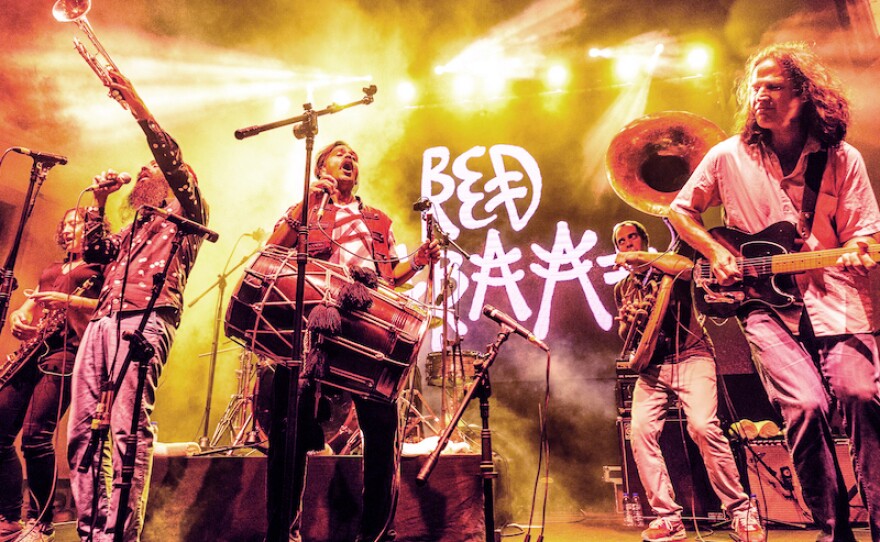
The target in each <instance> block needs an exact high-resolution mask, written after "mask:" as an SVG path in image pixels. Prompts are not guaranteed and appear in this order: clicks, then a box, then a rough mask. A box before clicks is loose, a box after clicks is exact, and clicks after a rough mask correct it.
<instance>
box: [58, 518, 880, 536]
mask: <svg viewBox="0 0 880 542" xmlns="http://www.w3.org/2000/svg"><path fill="white" fill-rule="evenodd" d="M521 525H522V526H521ZM521 525H520V524H511V525H508V526H506V527H504V528H503V529H502V531H501V540H504V541H509V542H519V541H524V540H525V528H524V526H525V525H527V524H526V523H522V524H521ZM638 532H639V530H638V529H628V528H624V527H623V526H622V525H621V518H620V517H618V516H616V515H615V514H613V513H611V512H608V513H607V514H589V515H584V516H583V517H582V518H572V519H567V520H554V521H548V522H547V527H546V529H545V531H544V539H546V540H552V541H553V542H589V541H602V542H633V540H637V539H638ZM56 533H57V536H56V538H55V542H78V538H77V536H76V528H75V527H74V525H73V524H72V523H64V524H59V525H57V530H56ZM539 534H540V528H537V529H535V528H533V529H532V533H531V538H530V540H535V541H537V540H538V535H539ZM817 534H818V532H817V531H814V530H805V529H803V530H802V529H775V528H771V529H770V530H769V532H768V533H767V535H768V536H767V539H768V541H773V542H813V541H815V540H816V535H817ZM732 537H733V532H732V531H730V530H728V529H726V528H719V529H718V530H712V529H711V528H710V527H709V526H700V531H699V536H698V533H697V532H696V531H694V528H693V526H692V525H690V526H688V538H687V540H704V541H707V542H708V541H716V542H722V541H729V540H731V539H732ZM856 537H857V539H858V540H860V541H864V542H867V541H868V540H870V539H871V535H870V533H869V532H868V531H867V529H866V528H862V529H860V530H857V531H856ZM207 540H211V541H217V542H235V540H236V539H223V538H209V539H206V538H201V539H199V538H192V539H187V541H179V542H206V541H207ZM457 540H459V539H458V538H455V537H452V536H450V537H448V538H425V539H423V541H424V542H455V541H457ZM167 542H172V541H167ZM174 542H178V541H174ZM304 542H319V540H318V539H308V538H304Z"/></svg>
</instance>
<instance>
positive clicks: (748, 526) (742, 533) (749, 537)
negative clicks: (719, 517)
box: [732, 514, 764, 542]
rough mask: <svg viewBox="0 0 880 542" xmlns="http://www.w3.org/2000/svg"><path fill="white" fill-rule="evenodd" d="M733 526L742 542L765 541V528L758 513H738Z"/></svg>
mask: <svg viewBox="0 0 880 542" xmlns="http://www.w3.org/2000/svg"><path fill="white" fill-rule="evenodd" d="M732 526H733V530H734V532H735V533H736V536H737V537H738V538H739V540H740V542H764V529H762V528H761V521H760V520H759V518H758V516H757V515H756V514H741V515H736V516H734V518H733V524H732Z"/></svg>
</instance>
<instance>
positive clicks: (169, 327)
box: [68, 68, 208, 542]
mask: <svg viewBox="0 0 880 542" xmlns="http://www.w3.org/2000/svg"><path fill="white" fill-rule="evenodd" d="M107 73H108V77H109V84H108V87H109V88H110V91H111V95H112V96H114V97H115V98H116V99H121V100H122V101H124V102H125V104H126V106H127V108H128V109H129V111H131V113H132V115H133V116H134V118H135V119H136V120H137V121H138V124H139V125H140V126H141V129H143V131H144V133H145V134H146V137H147V142H148V143H149V147H150V150H151V152H152V153H153V156H154V158H155V159H154V160H153V161H151V162H150V163H148V164H146V165H145V166H143V167H142V168H141V170H140V172H139V173H138V175H137V179H136V182H135V186H134V188H133V189H132V191H131V194H130V196H129V204H130V205H131V206H132V208H134V209H137V210H138V213H137V215H136V219H135V221H134V223H132V224H130V225H128V226H126V227H125V228H123V229H122V231H120V232H119V233H118V234H112V233H110V232H109V231H108V230H107V229H106V228H105V227H104V223H103V214H104V205H105V203H106V201H107V197H108V196H109V195H110V194H112V193H114V192H116V191H118V190H119V189H120V188H121V187H122V184H123V183H124V182H125V179H124V176H123V175H122V174H117V173H116V172H114V171H112V170H108V171H106V172H104V173H102V174H100V175H98V176H96V177H95V179H94V181H95V182H94V184H93V185H92V187H91V190H92V194H93V195H94V198H95V204H96V206H97V207H98V210H99V215H100V216H99V217H96V218H95V219H94V220H91V219H90V220H87V222H86V246H85V252H84V257H85V260H86V261H87V262H97V263H103V264H106V269H105V278H106V280H105V282H104V288H103V289H102V290H101V293H100V297H99V299H98V307H97V309H96V310H95V314H94V316H93V317H92V321H91V322H90V323H89V325H88V327H87V328H86V331H85V334H84V335H83V339H82V345H81V347H80V349H79V351H78V353H77V357H76V363H75V366H74V372H73V389H72V401H71V413H70V423H69V427H68V459H69V460H70V465H71V470H70V474H71V480H70V482H71V488H72V490H73V494H74V498H75V500H76V508H77V529H78V532H79V535H80V537H81V538H82V540H83V541H87V540H92V541H94V542H99V541H100V542H104V541H109V540H125V541H135V540H139V538H140V533H141V529H142V528H143V520H144V514H145V510H146V496H147V488H148V487H149V473H150V465H151V463H152V452H153V439H154V434H153V428H152V425H151V423H150V414H151V413H152V411H153V407H154V404H155V396H156V386H157V384H158V380H159V375H160V373H161V372H162V369H163V367H164V366H165V362H166V360H167V358H168V353H169V351H170V349H171V344H172V342H173V340H174V335H175V332H176V330H177V327H178V325H179V324H180V317H181V313H182V311H183V290H184V287H185V286H186V279H187V277H188V275H189V273H190V271H191V270H192V266H193V264H194V262H195V258H196V255H197V254H198V251H199V248H200V246H201V244H202V241H203V237H202V234H199V233H194V230H192V229H186V230H185V231H184V232H182V233H184V235H182V236H181V235H178V232H177V230H178V229H181V228H182V226H181V221H183V222H182V223H183V224H186V223H188V224H196V225H204V224H206V223H207V219H208V212H207V206H206V203H205V201H204V200H203V198H202V195H201V192H200V190H199V187H198V184H197V181H196V175H195V173H194V172H193V170H192V169H191V168H190V167H189V165H187V164H186V163H185V162H184V161H183V158H182V155H181V152H180V149H179V147H178V146H177V143H176V142H175V141H174V139H173V138H171V136H170V135H168V134H167V133H166V132H165V131H163V130H162V128H161V127H160V126H159V125H158V123H157V122H156V120H155V118H154V117H153V115H152V114H151V113H150V111H149V110H148V109H147V107H146V105H145V104H144V102H143V101H142V100H141V98H140V96H139V95H138V94H137V92H136V91H135V89H134V87H133V86H132V84H131V82H130V81H129V80H128V79H126V78H125V77H124V76H123V75H121V74H120V73H119V72H117V71H116V70H115V69H112V68H108V70H107ZM144 205H146V206H152V207H154V208H157V209H156V212H149V213H144V212H143V210H144V208H143V206H144ZM164 216H167V217H168V220H165V219H164V218H163V217H164ZM172 218H173V219H174V220H172ZM176 237H180V238H181V242H180V248H179V250H177V251H176V252H173V257H172V256H171V254H172V244H173V240H174V239H175V238H176ZM169 258H171V260H170V263H169V264H168V265H169V266H168V268H167V275H166V280H165V281H164V285H163V287H162V289H161V291H160V292H159V294H158V298H157V300H156V303H155V305H154V306H153V307H152V310H150V311H149V312H148V313H147V310H148V307H149V300H150V298H151V290H152V280H151V279H152V277H153V276H154V275H155V274H157V273H158V272H159V271H161V270H162V269H163V267H164V266H165V265H166V261H167V260H168V259H169ZM145 313H147V320H146V325H145V326H144V329H143V330H142V336H143V338H144V339H145V341H146V342H147V343H149V345H150V346H152V348H153V350H154V352H153V355H152V357H150V359H148V360H147V362H146V363H148V364H149V367H148V370H147V376H146V382H145V383H144V392H143V396H142V397H141V401H140V404H141V408H140V412H139V413H138V432H137V437H136V452H137V455H136V456H135V462H134V475H133V477H132V484H131V489H130V495H129V499H128V506H127V507H126V509H125V510H120V500H121V499H120V493H121V490H120V488H119V487H118V486H117V484H118V483H119V481H120V480H121V476H122V457H123V455H124V453H125V452H126V442H125V440H126V437H127V436H128V435H129V434H130V432H131V424H132V419H133V416H134V412H133V410H134V406H135V405H136V404H137V403H138V401H137V399H138V398H137V397H136V389H137V381H138V372H137V371H136V370H135V365H131V366H129V367H128V368H127V370H126V371H125V373H124V374H122V375H121V376H120V373H121V372H122V369H123V367H124V366H125V363H124V362H123V360H125V358H126V356H127V354H128V351H129V350H130V348H131V347H132V344H133V342H129V341H128V340H124V339H123V340H120V339H121V338H122V337H124V336H125V334H126V333H131V332H133V331H136V330H137V329H138V327H139V325H140V324H141V322H142V320H144V317H145ZM114 383H118V389H117V390H116V393H115V398H112V399H111V401H110V402H111V404H110V405H104V406H105V407H106V408H107V409H108V410H109V409H110V408H112V410H111V412H112V415H111V416H110V419H109V434H110V437H109V439H107V440H108V442H106V443H105V446H106V447H108V448H109V453H110V454H111V456H112V470H110V469H109V468H103V465H102V453H101V452H102V450H100V449H95V447H94V445H92V446H90V443H91V442H92V438H94V435H93V434H92V431H91V424H92V421H93V418H97V417H98V416H96V412H99V410H98V409H99V405H102V404H103V403H104V402H105V401H103V399H104V398H105V397H106V395H105V394H104V390H107V389H108V388H109V387H111V386H112V385H113V384H114ZM111 472H112V480H109V479H107V478H109V475H110V474H111ZM120 513H122V514H125V515H126V518H125V524H124V529H123V532H122V533H116V532H115V525H116V523H117V515H118V514H120Z"/></svg>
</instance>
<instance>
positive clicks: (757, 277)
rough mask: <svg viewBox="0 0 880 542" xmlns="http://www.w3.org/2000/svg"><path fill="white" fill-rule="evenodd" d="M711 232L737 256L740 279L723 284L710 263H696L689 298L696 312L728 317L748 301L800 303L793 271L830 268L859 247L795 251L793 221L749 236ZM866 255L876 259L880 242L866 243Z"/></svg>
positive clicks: (727, 231)
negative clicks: (691, 298) (732, 282)
mask: <svg viewBox="0 0 880 542" xmlns="http://www.w3.org/2000/svg"><path fill="white" fill-rule="evenodd" d="M709 233H710V234H711V235H712V237H714V238H715V239H716V240H717V241H718V242H719V243H721V244H722V245H724V246H725V247H726V248H727V249H728V250H730V251H731V252H732V253H733V254H734V255H738V257H737V267H738V268H739V270H740V272H741V273H742V280H741V281H739V282H736V283H734V284H731V285H729V286H721V285H720V284H718V281H717V279H716V278H715V277H714V276H713V275H712V269H711V265H710V264H709V262H708V261H706V260H705V259H700V260H698V261H697V263H696V265H695V266H694V272H693V283H692V284H693V288H692V292H693V298H694V305H695V306H696V308H697V310H698V311H700V312H701V313H702V314H705V315H706V316H712V317H717V318H729V317H731V316H734V315H735V314H736V311H737V309H739V308H740V307H741V306H743V305H745V304H748V303H761V304H763V305H765V306H768V307H770V308H773V309H786V308H788V307H792V306H793V305H795V304H796V303H799V302H800V292H799V291H798V288H797V285H796V284H795V281H794V277H793V276H792V275H793V274H795V273H802V272H804V271H809V270H812V269H821V268H823V267H831V266H833V265H834V264H835V263H836V262H837V259H838V258H840V256H841V255H843V254H846V253H849V252H857V251H858V250H859V249H857V248H832V249H828V250H817V251H814V252H795V250H796V244H795V243H796V240H797V239H799V236H798V233H797V229H796V228H795V225H794V224H792V223H791V222H784V221H783V222H777V223H775V224H772V225H771V226H768V227H767V228H766V229H764V230H762V231H760V232H758V233H755V234H748V233H744V232H741V231H739V230H734V229H730V228H713V229H711V230H710V231H709ZM868 255H870V256H871V258H872V259H873V260H874V261H880V244H871V245H868Z"/></svg>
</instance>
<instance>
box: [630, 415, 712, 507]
mask: <svg viewBox="0 0 880 542" xmlns="http://www.w3.org/2000/svg"><path fill="white" fill-rule="evenodd" d="M686 424H687V422H686V421H680V420H679V419H677V418H669V419H667V420H666V425H665V426H664V427H663V432H662V433H661V435H660V449H661V451H662V452H663V457H664V458H665V459H666V467H667V469H668V470H669V477H670V478H671V479H672V488H673V489H674V490H675V499H676V501H677V502H678V503H679V504H680V505H681V506H682V507H683V508H684V510H683V514H682V515H683V517H685V518H687V519H693V518H697V519H709V520H712V521H717V520H722V519H724V518H725V515H724V512H723V511H722V510H721V502H720V501H719V500H718V497H717V496H716V495H715V491H714V490H713V489H712V485H711V484H710V483H709V475H708V474H707V473H706V467H705V465H704V464H703V458H702V456H701V455H700V451H699V450H698V449H697V445H696V444H694V442H693V441H692V440H691V438H690V436H689V435H687V428H686ZM630 429H631V425H630V420H629V418H623V417H621V418H618V419H617V431H618V437H619V441H620V442H619V443H620V454H621V460H622V461H621V467H622V474H623V484H622V489H621V490H622V491H623V492H629V493H638V494H639V499H640V500H641V501H642V510H644V513H645V515H652V514H653V512H652V511H651V507H650V505H649V504H648V500H647V498H646V496H645V488H644V487H643V486H642V482H641V480H640V479H639V473H638V469H637V467H636V463H635V459H633V455H632V445H631V443H630ZM682 431H684V435H682ZM621 497H622V495H619V496H618V499H619V498H621Z"/></svg>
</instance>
